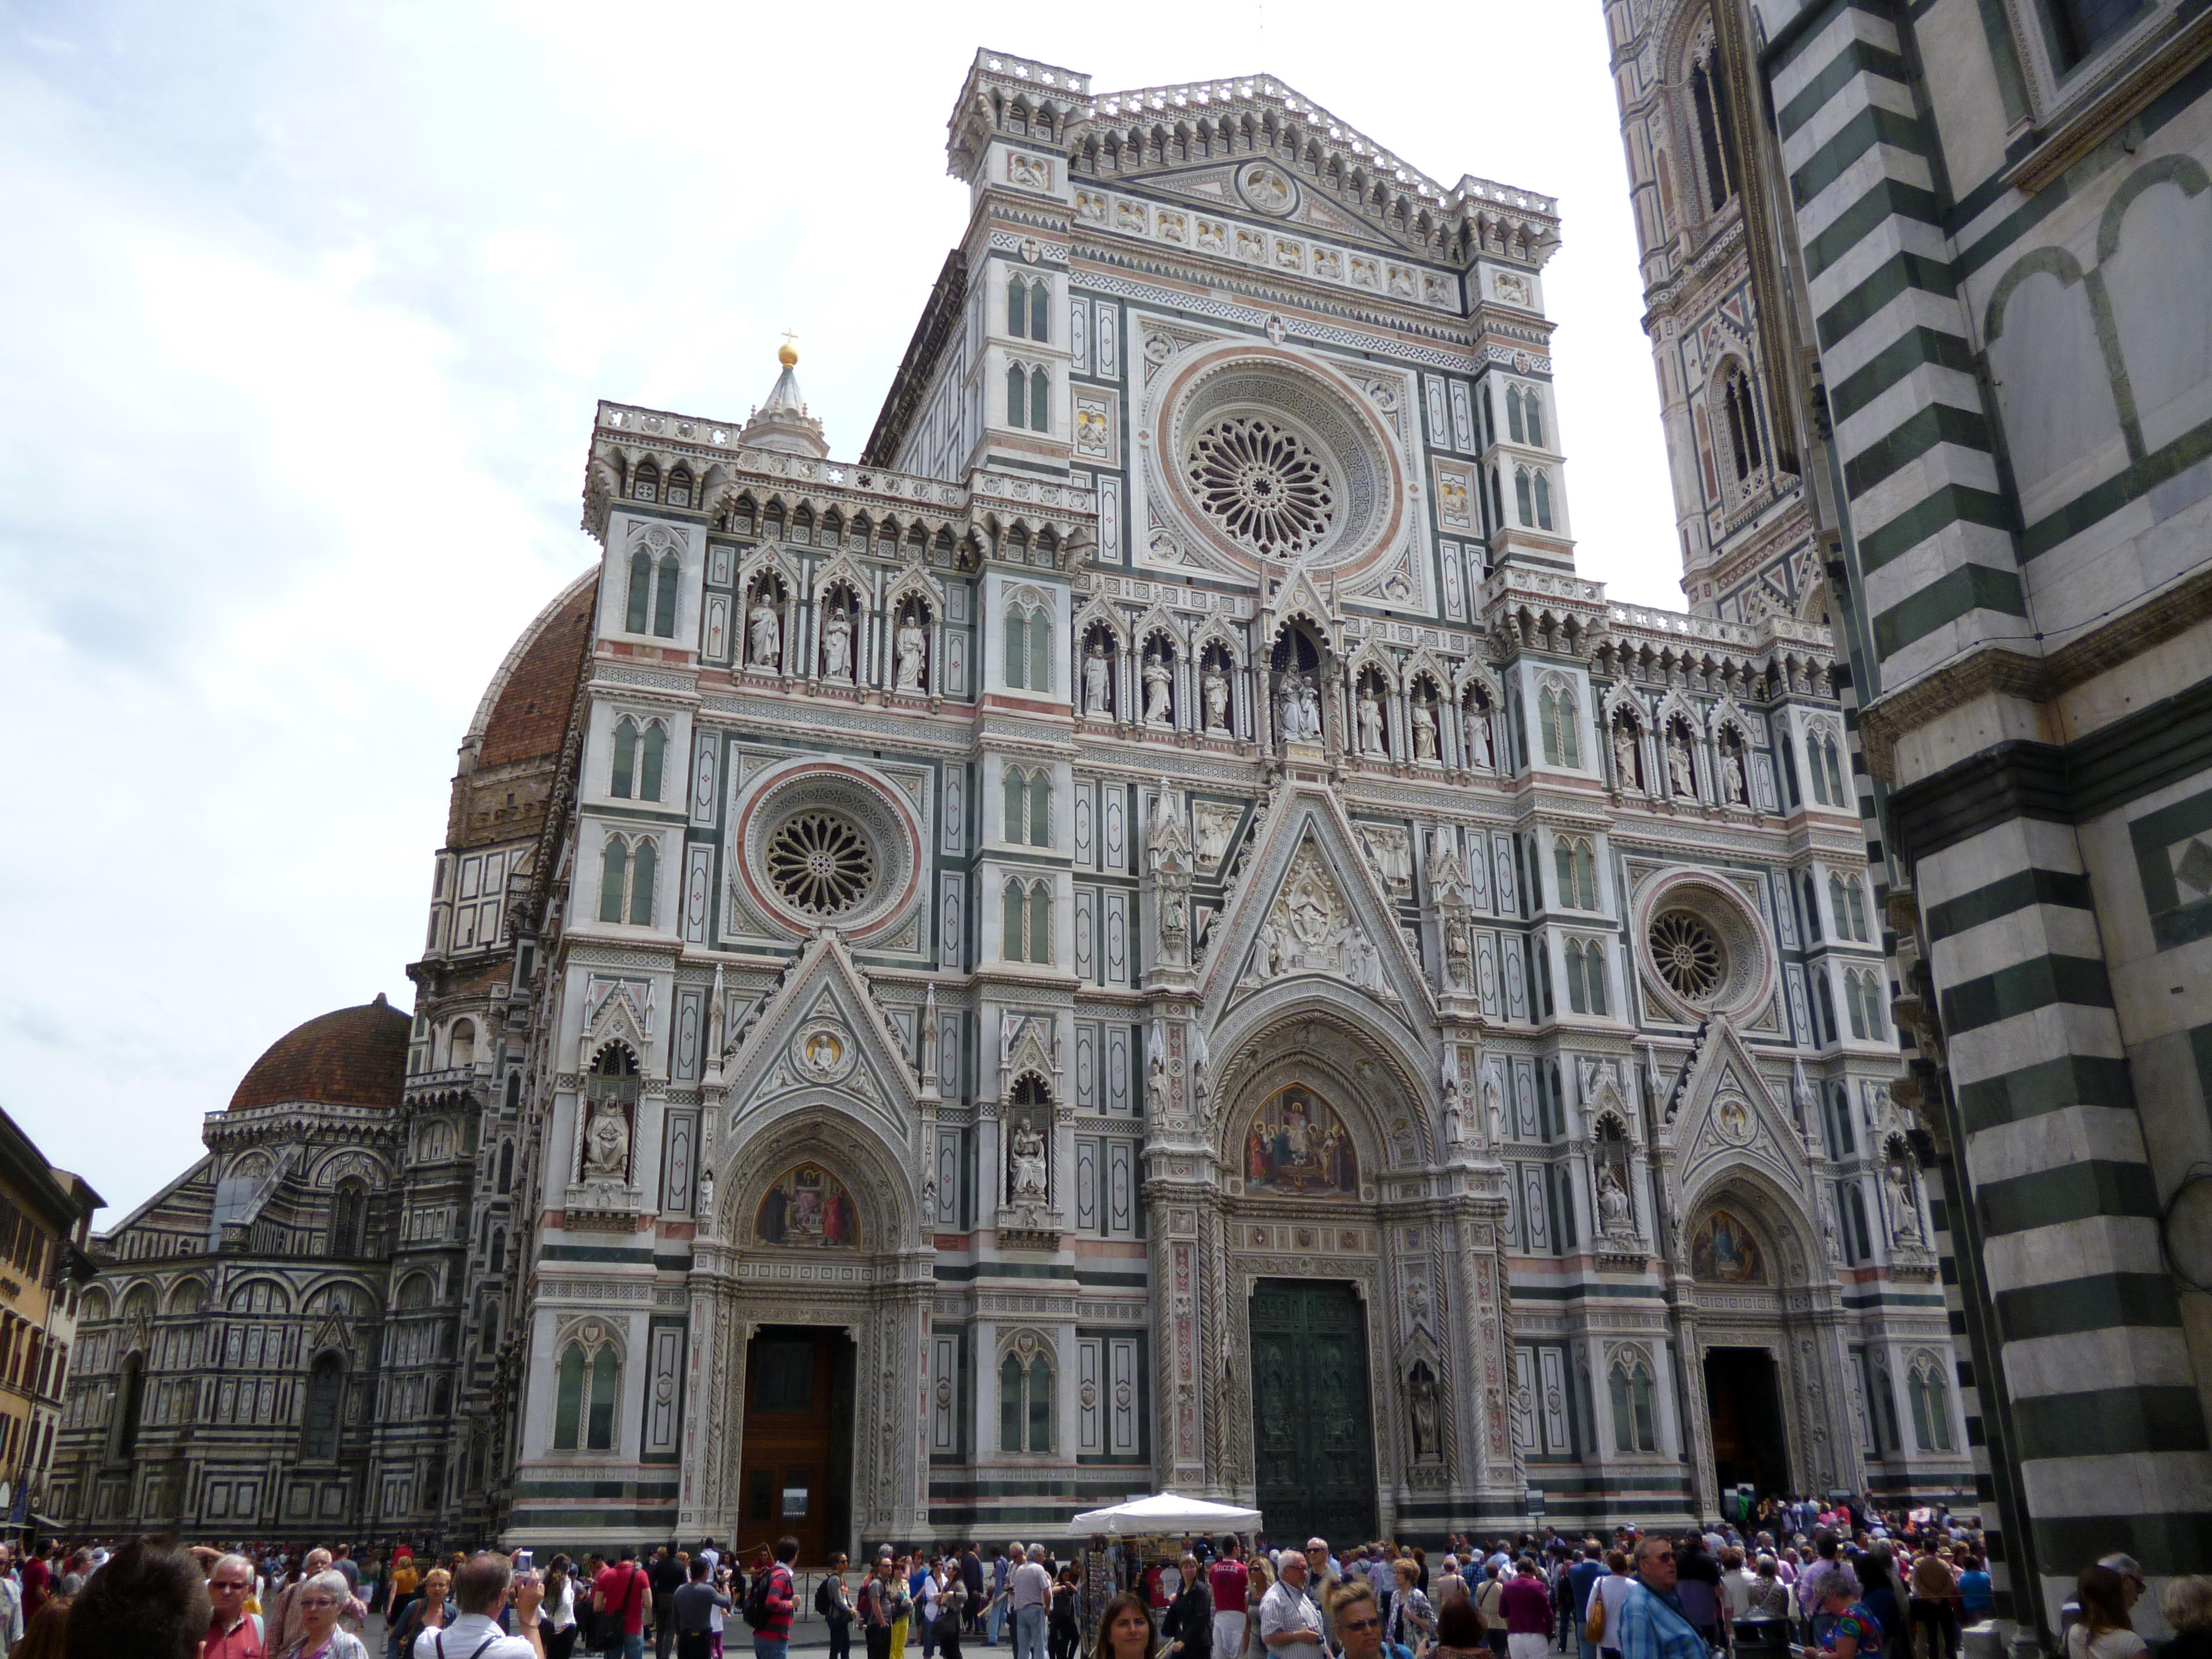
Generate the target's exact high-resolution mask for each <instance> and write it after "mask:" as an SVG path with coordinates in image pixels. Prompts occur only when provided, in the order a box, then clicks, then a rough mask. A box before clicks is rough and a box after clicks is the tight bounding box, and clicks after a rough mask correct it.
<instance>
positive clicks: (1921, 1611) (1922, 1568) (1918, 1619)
mask: <svg viewBox="0 0 2212 1659" xmlns="http://www.w3.org/2000/svg"><path fill="white" fill-rule="evenodd" d="M1905 1589H1906V1590H1907V1592H1908V1599H1907V1601H1906V1603H1905V1616H1906V1617H1907V1618H1909V1619H1910V1620H1911V1621H1912V1646H1913V1650H1914V1651H1915V1652H1916V1653H1917V1654H1918V1655H1919V1656H1920V1659H1958V1652H1959V1623H1958V1618H1957V1615H1956V1614H1955V1613H1954V1611H1953V1608H1952V1602H1953V1601H1954V1600H1955V1599H1956V1597H1957V1595H1958V1593H1959V1575H1958V1574H1957V1573H1955V1572H1954V1571H1952V1570H1951V1564H1950V1563H1949V1562H1948V1561H1947V1560H1946V1559H1943V1556H1942V1553H1940V1552H1939V1551H1937V1550H1936V1548H1935V1547H1934V1546H1932V1545H1931V1546H1929V1547H1928V1548H1927V1549H1924V1550H1923V1551H1922V1552H1921V1553H1920V1554H1919V1555H1918V1557H1917V1558H1916V1559H1914V1561H1913V1563H1912V1566H1911V1571H1909V1572H1907V1573H1906V1575H1905Z"/></svg>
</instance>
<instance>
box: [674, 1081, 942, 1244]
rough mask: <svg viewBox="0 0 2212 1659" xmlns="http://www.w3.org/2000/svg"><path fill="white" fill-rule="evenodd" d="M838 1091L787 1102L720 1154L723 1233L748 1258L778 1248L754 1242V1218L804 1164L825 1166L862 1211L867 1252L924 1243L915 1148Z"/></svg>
mask: <svg viewBox="0 0 2212 1659" xmlns="http://www.w3.org/2000/svg"><path fill="white" fill-rule="evenodd" d="M856 1104H857V1103H856V1102H854V1101H852V1100H850V1099H849V1098H848V1097H846V1096H845V1095H843V1094H842V1093H841V1092H839V1091H835V1090H818V1091H811V1092H809V1093H807V1094H805V1095H797V1096H787V1097H784V1098H782V1099H781V1100H779V1101H778V1102H777V1103H776V1109H775V1113H774V1114H773V1115H772V1116H770V1117H769V1120H768V1121H765V1122H760V1123H756V1124H754V1125H752V1126H751V1127H750V1130H741V1132H740V1133H738V1134H736V1135H733V1136H732V1138H731V1139H730V1141H729V1143H728V1144H727V1145H726V1146H721V1147H719V1148H717V1149H716V1154H715V1158H716V1162H717V1163H718V1164H720V1174H721V1178H722V1190H721V1193H720V1197H719V1199H718V1200H717V1204H716V1207H715V1231H716V1232H717V1233H718V1234H719V1235H720V1237H722V1238H723V1239H725V1240H726V1241H727V1242H728V1243H730V1244H731V1245H732V1247H733V1248H735V1249H738V1250H741V1251H751V1250H757V1249H773V1248H775V1247H773V1246H767V1245H760V1244H757V1243H755V1242H754V1239H753V1218H754V1217H755V1216H756V1215H757V1214H758V1213H759V1212H760V1206H761V1200H763V1198H765V1197H766V1196H767V1194H768V1189H769V1187H771V1186H772V1185H774V1184H775V1182H778V1181H781V1179H782V1178H783V1177H784V1176H787V1175H788V1174H789V1173H790V1172H791V1170H792V1168H793V1166H794V1165H796V1164H807V1163H812V1164H820V1165H821V1166H822V1167H823V1169H825V1170H829V1172H830V1174H832V1175H834V1176H836V1177H837V1179H838V1180H839V1181H840V1182H842V1183H843V1185H844V1188H845V1191H846V1192H847V1194H848V1195H849V1196H850V1197H851V1198H852V1200H853V1202H854V1206H855V1207H856V1208H857V1209H858V1210H859V1212H860V1244H861V1249H863V1251H865V1252H866V1254H868V1255H883V1254H889V1253H891V1252H894V1251H896V1250H899V1249H903V1248H907V1247H908V1244H909V1243H910V1242H911V1241H914V1240H917V1239H919V1238H920V1237H921V1226H922V1221H921V1203H920V1200H919V1199H918V1197H917V1195H916V1194H915V1181H914V1176H913V1175H912V1174H911V1172H910V1167H909V1166H910V1165H911V1164H912V1163H913V1160H914V1156H915V1154H914V1152H913V1150H912V1149H910V1148H908V1147H903V1146H895V1145H893V1144H892V1143H891V1142H890V1141H889V1140H887V1139H885V1138H884V1136H883V1134H882V1133H880V1132H879V1131H878V1129H877V1128H876V1127H875V1126H874V1125H872V1124H871V1123H870V1122H868V1121H866V1119H865V1118H863V1117H862V1116H860V1115H859V1114H858V1113H856V1112H855V1111H854V1106H855V1105H856Z"/></svg>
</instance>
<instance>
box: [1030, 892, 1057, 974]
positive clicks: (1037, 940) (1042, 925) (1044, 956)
mask: <svg viewBox="0 0 2212 1659" xmlns="http://www.w3.org/2000/svg"><path fill="white" fill-rule="evenodd" d="M1030 961H1031V962H1033V963H1037V964H1039V965H1040V966H1042V967H1050V966H1051V965H1052V884H1051V883H1050V882H1048V881H1040V882H1036V883H1034V884H1031V886H1030Z"/></svg>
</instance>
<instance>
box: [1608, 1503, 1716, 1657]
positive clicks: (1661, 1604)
mask: <svg viewBox="0 0 2212 1659" xmlns="http://www.w3.org/2000/svg"><path fill="white" fill-rule="evenodd" d="M1608 1628H1609V1629H1610V1630H1611V1631H1612V1632H1613V1635H1614V1638H1615V1640H1614V1643H1613V1646H1614V1647H1615V1649H1617V1650H1618V1651H1619V1652H1620V1656H1621V1659H1706V1656H1707V1654H1708V1653H1709V1652H1710V1650H1709V1649H1708V1648H1707V1647H1706V1645H1705V1638H1704V1637H1702V1636H1700V1635H1699V1634H1698V1632H1697V1629H1696V1627H1695V1626H1692V1624H1691V1623H1690V1620H1689V1619H1688V1618H1687V1616H1686V1615H1685V1614H1684V1613H1683V1611H1682V1600H1681V1597H1680V1595H1679V1594H1678V1593H1677V1592H1676V1589H1675V1559H1674V1544H1673V1542H1672V1541H1669V1540H1668V1538H1667V1537H1665V1536H1664V1535H1663V1534H1656V1533H1655V1534H1652V1535H1651V1536H1650V1537H1649V1538H1646V1539H1644V1541H1642V1542H1641V1543H1639V1544H1638V1546H1637V1547H1636V1577H1635V1579H1634V1580H1633V1582H1632V1583H1631V1584H1630V1585H1629V1587H1628V1589H1627V1592H1626V1594H1625V1595H1623V1596H1622V1597H1621V1599H1620V1620H1619V1622H1618V1623H1617V1624H1612V1625H1610V1626H1608Z"/></svg>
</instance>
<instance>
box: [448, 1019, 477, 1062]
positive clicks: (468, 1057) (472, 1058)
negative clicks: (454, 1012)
mask: <svg viewBox="0 0 2212 1659" xmlns="http://www.w3.org/2000/svg"><path fill="white" fill-rule="evenodd" d="M476 1063H477V1028H476V1027H475V1025H474V1024H471V1023H470V1022H469V1021H467V1020H465V1019H457V1020H455V1021H454V1022H453V1035H452V1036H449V1037H448V1038H447V1040H446V1064H447V1065H448V1066H473V1065H475V1064H476Z"/></svg>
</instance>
